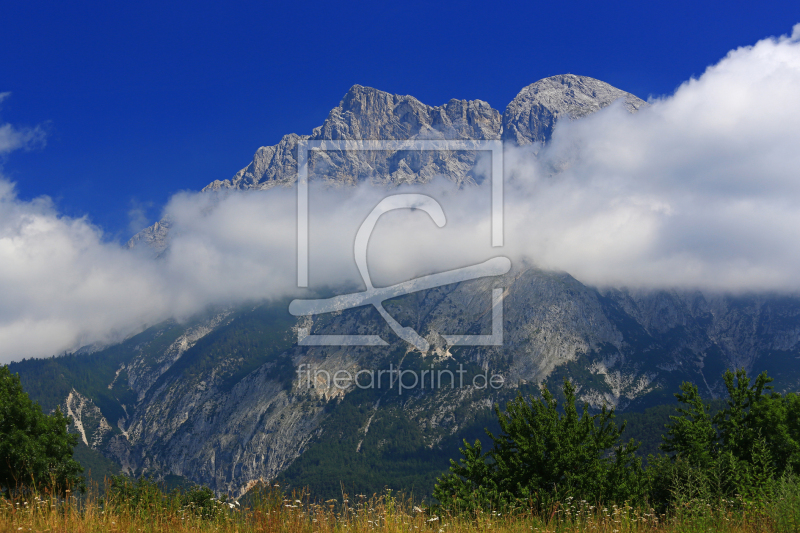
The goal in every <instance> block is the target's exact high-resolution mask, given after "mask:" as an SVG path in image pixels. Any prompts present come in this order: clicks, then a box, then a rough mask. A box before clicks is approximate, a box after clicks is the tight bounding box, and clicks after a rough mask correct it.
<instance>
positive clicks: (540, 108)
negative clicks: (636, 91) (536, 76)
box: [503, 74, 647, 146]
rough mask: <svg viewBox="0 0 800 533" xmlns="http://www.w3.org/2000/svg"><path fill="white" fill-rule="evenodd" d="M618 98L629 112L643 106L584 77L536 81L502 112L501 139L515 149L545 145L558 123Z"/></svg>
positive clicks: (637, 101) (635, 100) (564, 75)
mask: <svg viewBox="0 0 800 533" xmlns="http://www.w3.org/2000/svg"><path fill="white" fill-rule="evenodd" d="M620 99H621V100H622V105H623V106H624V107H625V109H627V110H628V111H629V112H631V113H634V112H636V111H638V110H639V109H640V108H641V107H642V106H644V105H647V103H646V102H644V100H641V99H640V98H637V97H636V96H634V95H632V94H630V93H626V92H625V91H622V90H620V89H617V88H616V87H612V86H611V85H609V84H607V83H604V82H602V81H599V80H596V79H594V78H589V77H586V76H575V75H574V74H563V75H560V76H552V77H550V78H545V79H543V80H539V81H537V82H536V83H532V84H531V85H528V86H527V87H525V88H524V89H522V90H521V91H520V92H519V94H518V95H517V96H516V98H514V100H512V101H511V103H510V104H508V107H507V108H506V111H505V113H503V140H504V141H512V142H514V143H516V144H517V145H518V146H524V145H526V144H531V143H535V142H539V143H545V142H547V141H549V140H550V137H552V135H553V129H554V128H555V125H556V123H557V122H558V121H559V120H562V119H565V118H566V119H569V120H575V119H579V118H583V117H585V116H587V115H590V114H592V113H594V112H596V111H599V110H601V109H602V108H604V107H607V106H609V105H611V104H612V103H614V102H615V101H617V100H620Z"/></svg>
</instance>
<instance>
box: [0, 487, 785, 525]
mask: <svg viewBox="0 0 800 533" xmlns="http://www.w3.org/2000/svg"><path fill="white" fill-rule="evenodd" d="M5 531H9V532H12V531H13V532H19V531H47V532H65V533H66V532H69V533H73V532H74V533H83V532H131V533H146V532H165V531H169V532H184V531H200V532H212V531H213V532H270V533H375V532H381V533H400V532H402V533H473V532H474V533H480V532H488V531H500V532H507V533H545V532H547V533H550V532H552V533H556V532H571V531H589V532H596V533H632V532H636V533H640V532H642V533H644V532H656V531H658V532H665V533H672V532H675V533H678V532H680V533H683V532H695V531H696V532H701V531H702V532H708V531H720V532H731V533H734V532H735V533H745V532H756V531H769V532H781V533H783V532H787V533H789V532H798V531H800V484H798V482H797V479H796V478H793V477H785V478H783V479H781V480H779V481H776V482H775V486H774V497H773V498H771V499H770V500H769V501H759V502H747V501H745V500H743V499H741V498H740V499H737V500H732V501H730V502H728V501H724V500H723V501H719V502H716V503H712V502H709V501H706V500H701V499H697V498H689V497H687V498H685V499H683V500H681V501H679V502H678V503H677V504H676V505H675V507H674V508H673V509H672V510H670V511H669V512H668V513H666V514H658V513H657V512H656V511H654V510H653V509H651V508H647V507H632V506H630V505H626V504H621V505H613V504H612V505H606V506H604V505H595V504H593V503H591V502H587V501H577V500H573V499H567V500H566V501H563V502H558V503H556V504H555V505H553V506H552V508H551V509H550V510H549V511H548V512H545V513H542V514H534V513H532V512H531V511H530V510H528V509H526V508H524V507H520V508H512V509H508V510H506V511H505V512H500V511H483V512H477V513H473V514H470V515H451V514H447V513H444V512H439V511H437V509H436V508H431V507H426V506H424V505H421V504H419V503H415V502H414V501H413V500H412V499H411V498H407V497H403V496H398V495H395V494H394V493H392V492H390V491H387V492H386V493H384V494H381V495H373V496H366V495H363V494H358V495H352V496H348V495H346V494H343V495H342V497H340V498H338V499H335V500H328V501H315V500H313V499H311V498H310V497H309V495H308V493H307V492H305V491H301V492H294V493H292V494H287V493H285V492H283V491H282V490H281V488H280V487H277V486H273V487H263V488H261V489H259V490H256V491H253V492H252V493H251V494H250V495H249V496H248V498H247V501H246V502H245V501H244V500H243V501H242V502H235V501H226V500H225V499H217V498H215V497H214V496H213V494H212V493H211V492H210V491H208V489H202V488H198V489H192V490H189V491H173V492H171V493H168V494H165V493H164V492H162V491H161V490H159V488H158V486H157V485H156V484H155V483H152V482H149V481H146V480H145V481H141V480H140V481H137V482H135V483H130V484H129V485H127V486H122V487H119V486H118V487H117V489H116V490H114V491H106V492H105V493H104V494H98V492H97V490H96V489H95V490H93V491H92V490H90V491H89V493H88V494H86V495H83V496H81V497H78V496H77V495H69V494H68V495H67V496H66V497H56V496H51V495H46V494H45V495H37V494H33V495H28V496H20V497H15V498H12V499H8V498H3V497H0V532H5Z"/></svg>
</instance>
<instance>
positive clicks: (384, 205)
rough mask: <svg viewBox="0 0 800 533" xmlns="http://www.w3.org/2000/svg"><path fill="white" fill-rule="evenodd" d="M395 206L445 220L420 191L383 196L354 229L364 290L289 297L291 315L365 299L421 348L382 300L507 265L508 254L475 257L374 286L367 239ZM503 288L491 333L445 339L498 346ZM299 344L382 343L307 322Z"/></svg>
mask: <svg viewBox="0 0 800 533" xmlns="http://www.w3.org/2000/svg"><path fill="white" fill-rule="evenodd" d="M394 209H421V210H422V211H425V212H426V213H427V214H428V215H429V216H430V217H431V219H433V221H434V223H436V225H437V226H438V227H440V228H441V227H443V226H444V225H445V223H446V219H445V215H444V211H443V210H442V206H441V205H439V202H437V201H436V200H434V199H433V198H431V197H430V196H426V195H424V194H397V195H394V196H389V197H387V198H384V199H383V200H382V201H381V202H380V203H379V204H378V205H377V206H375V208H374V209H373V210H372V212H371V213H370V214H369V216H368V217H367V218H366V220H364V222H363V223H362V224H361V227H360V228H359V230H358V233H357V234H356V240H355V246H354V250H353V251H354V254H355V260H356V265H357V266H358V271H359V273H360V274H361V279H363V280H364V284H365V285H366V287H367V290H366V291H364V292H357V293H352V294H343V295H340V296H335V297H333V298H327V299H322V300H293V301H292V302H291V304H289V312H290V313H291V314H292V315H294V316H310V315H317V314H321V313H332V312H336V311H343V310H345V309H352V308H354V307H360V306H364V305H372V306H374V307H375V309H377V310H378V312H379V313H380V315H381V316H382V317H383V319H384V320H385V321H386V323H387V324H388V325H389V327H391V328H392V331H394V332H395V333H396V334H397V336H398V337H400V338H401V339H403V340H405V341H406V342H408V343H409V344H412V345H413V346H415V347H416V348H417V349H418V350H420V351H423V352H426V351H428V348H429V347H430V346H429V344H428V341H426V340H425V339H424V338H422V336H420V335H419V333H417V332H416V331H415V330H414V329H413V328H408V327H403V326H402V325H400V324H399V323H398V322H397V320H395V319H394V317H392V316H391V315H390V314H389V313H388V312H387V311H386V309H384V307H383V302H384V301H386V300H388V299H391V298H396V297H398V296H403V295H406V294H410V293H412V292H417V291H421V290H426V289H432V288H435V287H441V286H443V285H449V284H452V283H459V282H462V281H468V280H473V279H478V278H483V277H487V276H499V275H502V274H506V273H507V272H508V271H509V270H510V269H511V261H510V260H509V259H508V258H507V257H495V258H492V259H489V260H488V261H485V262H483V263H479V264H476V265H471V266H467V267H463V268H458V269H455V270H449V271H447V272H440V273H438V274H431V275H429V276H423V277H420V278H416V279H412V280H408V281H405V282H403V283H398V284H396V285H392V286H389V287H382V288H377V287H375V286H373V285H372V280H371V279H370V275H369V270H368V268H367V245H368V244H369V238H370V236H371V235H372V231H373V229H374V228H375V224H376V223H377V222H378V219H379V218H380V217H381V215H383V214H384V213H386V212H388V211H392V210H394ZM502 300H503V289H502V288H497V289H493V290H492V334H491V335H442V337H443V338H444V339H445V341H447V343H448V344H450V345H459V346H499V345H502V343H503V302H502ZM298 344H300V345H301V346H385V345H387V343H386V342H385V341H384V340H383V339H382V338H381V337H380V336H378V335H311V334H310V331H309V328H300V330H299V331H298Z"/></svg>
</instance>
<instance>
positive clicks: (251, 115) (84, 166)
mask: <svg viewBox="0 0 800 533" xmlns="http://www.w3.org/2000/svg"><path fill="white" fill-rule="evenodd" d="M70 4H72V3H65V2H38V1H30V0H28V1H17V0H5V1H4V2H3V7H2V12H1V13H0V92H6V91H10V92H11V93H12V94H11V96H10V97H8V98H6V99H5V100H4V101H3V102H2V104H0V105H2V109H0V123H11V124H14V125H15V126H18V127H22V126H31V127H33V126H36V125H40V124H41V125H42V127H43V128H45V130H46V131H47V141H46V146H44V147H39V148H36V149H33V150H30V151H16V152H13V153H11V154H8V155H7V156H5V159H4V160H3V161H2V171H3V174H4V175H5V176H6V177H7V178H9V179H11V180H13V181H15V182H16V184H17V189H18V191H19V196H20V198H21V199H30V198H34V197H36V196H39V195H49V196H51V197H52V198H53V199H54V200H55V202H56V205H57V207H58V209H59V211H60V212H61V213H63V214H66V215H70V216H81V215H88V216H89V218H90V219H91V220H92V221H93V222H94V223H96V224H98V225H100V226H101V227H102V228H103V229H104V230H105V232H106V236H107V238H111V239H115V240H121V241H124V240H127V238H128V237H129V236H130V228H129V214H128V213H129V211H130V210H131V209H132V208H141V209H143V210H144V212H145V215H146V218H147V220H148V221H149V222H152V221H154V220H156V219H157V218H158V216H159V214H160V209H161V207H162V206H163V205H164V204H165V203H166V201H167V199H168V198H169V197H170V196H171V195H172V194H174V193H175V192H177V191H180V190H185V189H189V190H198V189H200V188H201V187H203V186H204V185H206V184H207V183H209V182H210V181H212V180H214V179H225V178H228V177H230V176H231V175H232V174H233V173H235V172H236V171H237V170H238V169H239V168H241V167H243V166H245V165H246V164H247V163H248V162H249V160H250V158H251V157H252V154H253V152H254V151H255V150H256V148H258V147H259V146H262V145H269V144H274V143H276V142H278V140H279V139H280V137H281V136H282V135H283V134H285V133H290V132H296V133H310V131H311V129H312V128H313V127H314V126H317V125H319V124H320V123H321V122H322V121H323V120H324V118H325V116H326V115H327V113H328V111H329V110H330V109H331V108H332V107H334V106H335V105H336V104H337V103H338V101H339V99H340V98H341V96H342V95H343V94H344V93H345V92H346V91H347V89H348V88H349V87H350V86H351V85H353V84H355V83H359V84H362V85H368V86H372V87H376V88H379V89H382V90H386V91H390V92H395V93H401V94H412V95H414V96H416V97H417V98H419V99H420V100H421V101H423V102H425V103H427V104H431V105H437V104H441V103H444V102H446V101H447V100H449V99H450V98H465V99H482V100H486V101H488V102H489V103H490V104H491V105H492V106H493V107H495V108H497V109H500V110H501V111H502V110H503V109H504V108H505V106H506V104H507V103H508V102H509V101H510V100H511V99H512V98H513V97H514V96H515V95H516V93H517V92H518V91H519V90H520V89H521V88H522V87H523V86H525V85H527V84H529V83H532V82H534V81H536V80H538V79H540V78H543V77H546V76H550V75H554V74H561V73H566V72H571V73H574V74H581V75H587V76H592V77H595V78H598V79H602V80H604V81H606V82H609V83H611V84H612V85H615V86H617V87H619V88H621V89H624V90H627V91H630V92H633V93H634V94H636V95H638V96H640V97H642V98H647V97H648V96H649V95H662V94H670V93H672V92H673V91H674V89H675V88H676V87H677V86H678V85H679V84H680V83H681V82H683V81H685V80H687V79H688V78H690V77H691V76H698V75H700V74H701V73H702V72H703V71H704V69H705V67H706V66H708V65H710V64H712V63H715V62H717V61H719V60H720V59H721V58H722V57H723V56H724V55H725V54H726V53H727V52H728V51H729V50H731V49H733V48H736V47H738V46H743V45H750V44H754V43H755V42H756V41H757V40H759V39H762V38H764V37H767V36H771V35H781V34H786V33H789V32H790V31H791V28H792V25H793V24H795V23H797V22H800V3H798V2H796V1H791V2H790V1H786V2H772V3H770V4H768V5H767V4H764V3H755V2H746V3H745V2H715V3H705V4H702V5H698V3H697V2H674V1H673V2H635V3H634V2H624V3H615V4H612V3H608V2H591V3H589V2H547V3H537V2H524V3H505V2H491V3H488V2H483V3H475V2H473V3H460V4H436V3H428V2H425V3H422V2H395V3H384V4H377V3H374V2H363V3H358V2H351V3H340V2H326V3H315V2H304V3H291V2H284V3H280V4H273V3H267V2H260V3H250V4H239V5H237V6H231V5H223V4H222V3H210V2H197V1H195V2H183V3H177V2H176V3H171V4H169V5H166V4H165V3H164V2H147V1H140V2H127V3H121V2H119V3H117V2H103V3H100V2H81V3H79V5H74V4H72V5H70Z"/></svg>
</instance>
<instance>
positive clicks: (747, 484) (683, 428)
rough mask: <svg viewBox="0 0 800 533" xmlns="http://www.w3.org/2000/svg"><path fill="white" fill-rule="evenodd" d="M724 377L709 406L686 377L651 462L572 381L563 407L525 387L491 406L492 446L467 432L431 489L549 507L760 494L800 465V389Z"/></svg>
mask: <svg viewBox="0 0 800 533" xmlns="http://www.w3.org/2000/svg"><path fill="white" fill-rule="evenodd" d="M723 381H724V383H725V387H726V389H727V394H728V397H727V399H726V400H725V404H724V407H723V408H722V409H721V410H719V411H717V412H716V413H715V414H713V415H712V414H711V406H710V405H709V404H706V403H704V402H703V399H702V398H701V396H700V393H699V390H698V388H697V386H696V385H695V384H693V383H686V382H685V383H683V385H682V386H681V387H680V392H679V393H676V394H675V397H676V399H677V400H678V402H679V404H678V405H679V406H678V408H677V410H676V413H675V415H673V416H670V422H669V423H668V424H667V426H666V428H665V430H666V431H665V433H664V435H663V436H662V442H661V444H660V449H661V453H659V454H658V455H655V456H653V455H650V456H648V460H647V466H646V467H645V466H643V462H642V460H641V458H639V457H637V455H636V453H635V452H636V450H637V448H638V446H639V443H637V442H634V441H633V440H629V441H627V442H624V441H623V439H622V435H623V432H624V429H625V424H624V423H623V424H622V425H617V424H616V422H615V420H614V419H615V414H614V409H607V408H606V407H603V408H602V410H601V411H600V412H599V413H595V414H590V411H589V406H588V405H584V406H583V408H582V410H579V409H578V406H577V402H576V389H575V386H574V385H573V384H572V383H571V382H569V381H568V380H565V381H564V385H563V393H564V398H565V400H564V402H563V404H562V405H561V406H559V404H558V402H557V400H556V399H555V398H554V396H553V394H552V393H551V392H550V391H549V390H548V389H547V387H546V386H542V388H541V394H540V395H539V397H535V396H534V395H531V396H529V397H528V398H527V399H526V398H524V397H523V396H522V395H521V394H520V395H518V396H517V397H516V398H515V399H514V400H512V401H511V402H509V403H508V404H507V406H506V409H505V411H501V410H500V408H499V406H497V405H496V406H495V413H496V415H497V418H498V421H499V423H500V428H501V430H500V433H499V434H498V435H494V434H492V433H491V432H489V431H487V434H488V436H489V438H490V440H491V444H492V447H491V449H489V450H488V451H484V449H483V447H482V445H481V442H480V440H476V441H475V442H474V443H473V444H470V443H469V442H467V441H464V447H463V448H460V452H461V458H460V460H459V461H458V462H456V461H454V460H451V466H450V470H449V471H448V472H447V473H446V474H444V475H442V476H441V477H440V478H439V479H438V480H437V484H436V487H435V489H434V496H435V498H436V499H437V500H438V501H439V502H440V505H441V506H442V507H444V508H446V509H451V510H463V511H473V510H477V509H501V508H508V507H524V506H527V507H531V508H536V509H538V510H540V511H543V510H545V509H551V508H552V506H553V505H554V504H555V503H556V502H564V501H571V500H573V499H574V500H577V501H581V500H585V501H588V502H593V503H601V502H602V503H612V502H617V503H622V502H629V503H631V504H634V505H638V504H648V505H652V506H655V507H657V508H659V509H660V510H665V509H666V508H668V507H670V506H673V505H675V504H676V503H678V502H679V501H682V500H685V499H705V500H713V499H716V500H720V499H731V500H737V501H740V502H758V501H764V500H765V499H767V498H769V497H770V495H771V491H772V490H773V487H774V486H775V483H776V482H777V481H778V480H780V479H782V478H786V477H787V476H791V475H793V474H796V473H800V396H798V395H797V394H786V395H781V394H779V393H777V392H775V391H774V390H773V387H772V386H771V385H770V383H771V382H772V378H770V377H768V376H767V373H766V372H764V373H762V374H760V375H758V376H757V377H756V378H755V380H751V379H750V378H749V377H748V376H747V373H746V372H745V371H744V370H743V369H740V370H737V371H736V372H732V371H730V370H729V371H726V372H725V374H724V375H723Z"/></svg>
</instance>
